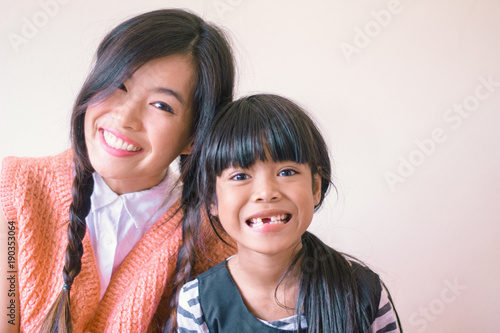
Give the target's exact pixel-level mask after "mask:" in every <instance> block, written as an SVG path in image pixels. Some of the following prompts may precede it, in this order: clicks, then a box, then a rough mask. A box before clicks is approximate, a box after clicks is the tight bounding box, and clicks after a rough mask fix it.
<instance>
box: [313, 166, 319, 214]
mask: <svg viewBox="0 0 500 333" xmlns="http://www.w3.org/2000/svg"><path fill="white" fill-rule="evenodd" d="M312 180H313V199H314V207H316V206H317V205H319V202H320V201H321V176H320V174H319V173H315V174H314V175H313V179H312Z"/></svg>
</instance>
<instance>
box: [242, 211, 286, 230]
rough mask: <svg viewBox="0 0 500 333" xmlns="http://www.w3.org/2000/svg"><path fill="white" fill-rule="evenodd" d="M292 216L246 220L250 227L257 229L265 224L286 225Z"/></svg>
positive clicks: (284, 215)
mask: <svg viewBox="0 0 500 333" xmlns="http://www.w3.org/2000/svg"><path fill="white" fill-rule="evenodd" d="M291 217H292V215H290V214H278V215H274V216H269V217H252V218H251V219H248V220H246V223H247V225H248V226H249V227H252V228H257V227H260V226H262V225H264V224H286V223H288V221H290V218H291Z"/></svg>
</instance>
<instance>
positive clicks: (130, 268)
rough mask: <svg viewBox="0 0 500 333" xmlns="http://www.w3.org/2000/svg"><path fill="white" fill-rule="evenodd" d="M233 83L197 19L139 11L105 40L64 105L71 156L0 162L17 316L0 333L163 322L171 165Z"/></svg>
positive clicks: (175, 194)
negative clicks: (69, 108) (69, 106)
mask: <svg viewBox="0 0 500 333" xmlns="http://www.w3.org/2000/svg"><path fill="white" fill-rule="evenodd" d="M233 81H234V66H233V58H232V53H231V50H230V48H229V45H228V42H227V41H226V38H225V37H224V35H223V34H222V33H221V32H220V31H219V29H217V28H216V27H215V26H213V25H210V24H208V23H206V22H204V21H203V20H202V19H201V18H199V17H198V16H196V15H194V14H191V13H188V12H185V11H182V10H158V11H154V12H149V13H146V14H143V15H139V16H137V17H134V18H131V19H129V20H127V21H126V22H124V23H122V24H120V25H119V26H118V27H116V28H115V29H114V30H112V31H111V32H110V33H109V34H108V35H107V36H106V37H105V38H104V40H103V41H102V42H101V44H100V45H99V48H98V50H97V56H96V62H95V65H94V68H93V70H92V71H91V73H90V75H89V76H88V78H87V80H86V81H85V83H84V85H83V87H82V89H81V91H80V94H79V95H78V97H77V99H76V102H75V106H74V109H73V114H72V118H71V139H72V150H70V151H66V152H64V153H62V154H60V155H58V156H51V157H45V158H6V159H5V160H4V161H3V163H2V173H1V175H0V177H1V178H0V212H2V213H0V220H1V221H0V225H1V228H2V229H1V232H2V236H4V237H2V238H1V243H2V244H3V245H2V248H4V249H7V244H5V242H6V241H8V242H9V243H8V245H9V251H10V252H9V255H10V257H9V258H11V259H12V260H11V259H9V260H10V261H11V263H12V265H13V266H11V267H6V266H5V264H4V266H2V270H3V272H8V273H7V277H9V278H11V279H10V280H6V279H5V277H2V279H1V281H2V282H1V285H0V287H1V292H2V295H4V296H2V297H4V298H7V297H8V298H7V299H4V301H3V303H2V304H7V305H12V304H13V305H12V307H13V308H14V310H13V311H14V312H12V311H11V309H9V311H10V313H14V315H13V317H14V318H12V317H10V319H13V320H12V323H7V320H2V322H1V324H2V325H3V324H4V323H5V324H6V327H7V328H11V327H14V325H11V324H15V323H17V324H19V318H20V328H21V331H24V332H36V331H39V330H40V331H42V332H71V331H73V332H83V331H90V332H146V331H148V330H152V329H157V328H158V326H159V325H162V324H163V323H164V321H165V319H166V317H167V315H168V313H169V311H168V309H169V302H170V296H171V287H172V285H173V284H174V281H185V280H186V279H187V278H189V275H186V274H185V273H184V271H182V270H179V271H178V273H176V260H177V255H178V252H179V249H180V247H181V239H182V230H181V228H180V227H179V224H180V223H181V221H182V216H183V214H182V209H181V208H180V206H179V198H180V196H181V193H180V192H181V188H180V187H179V186H180V184H179V179H178V177H177V176H176V175H175V173H173V172H172V170H171V168H170V164H171V163H172V162H173V161H174V160H175V159H176V158H177V157H178V156H179V155H181V154H188V153H189V152H190V150H191V148H192V147H193V145H194V147H196V145H197V144H198V142H199V141H200V140H201V138H202V137H203V136H204V135H205V132H206V124H208V123H209V122H210V121H211V119H212V117H213V115H214V114H215V111H216V110H218V109H219V108H221V107H222V106H223V105H224V104H226V103H228V102H230V101H231V100H232V92H233ZM181 161H182V159H181ZM189 180H190V179H186V180H185V181H186V184H187V185H188V187H187V188H188V189H190V188H192V187H191V186H189ZM182 195H183V196H186V197H189V196H190V192H189V190H186V191H184V193H183V194H182ZM68 212H69V215H68ZM7 236H8V238H7ZM207 237H209V235H208V236H207ZM213 238H216V237H213ZM16 243H17V245H18V249H17V250H16V249H15V246H14V245H11V244H16ZM207 252H208V253H210V254H212V255H213V258H214V259H215V258H219V260H217V261H214V262H212V261H210V260H209V259H206V260H198V262H197V263H198V264H199V265H198V266H197V267H195V268H194V271H198V272H201V271H203V270H205V269H207V268H208V267H209V266H211V265H213V263H216V262H218V261H220V259H222V258H224V257H226V256H227V254H228V252H227V251H226V248H225V247H223V246H221V243H220V242H217V241H213V242H211V243H210V244H209V245H208V251H207ZM202 259H205V257H203V258H202ZM16 264H17V265H18V266H17V267H18V270H16V267H15V265H16ZM181 264H182V263H181ZM189 269H190V270H191V267H189ZM16 272H17V274H16ZM17 282H18V283H19V285H15V283H17ZM9 288H10V289H9ZM9 290H10V291H12V293H10V292H8V291H9ZM7 295H8V296H7ZM70 295H71V297H70ZM16 310H17V311H20V313H19V312H17V313H16V312H15V311H16ZM0 330H1V331H2V332H5V331H6V330H7V329H4V328H1V329H0ZM15 330H17V329H16V328H15Z"/></svg>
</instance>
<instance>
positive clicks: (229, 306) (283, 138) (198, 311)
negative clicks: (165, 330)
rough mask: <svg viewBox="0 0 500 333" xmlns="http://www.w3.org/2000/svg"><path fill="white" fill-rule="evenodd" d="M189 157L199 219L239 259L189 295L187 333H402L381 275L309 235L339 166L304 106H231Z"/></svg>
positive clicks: (271, 98)
mask: <svg viewBox="0 0 500 333" xmlns="http://www.w3.org/2000/svg"><path fill="white" fill-rule="evenodd" d="M191 157H192V158H193V160H197V161H199V163H198V166H199V170H198V173H197V184H198V201H197V207H196V205H194V207H196V208H195V210H203V211H205V212H206V214H207V215H209V219H210V221H211V222H212V225H213V227H214V230H215V231H216V232H217V233H218V234H219V235H221V236H225V235H229V236H230V237H231V238H232V239H233V240H234V241H235V242H236V245H237V249H238V251H237V254H236V255H234V256H233V257H230V258H229V259H227V260H224V261H223V262H222V263H220V264H219V265H217V266H214V267H212V268H210V269H209V270H208V271H206V272H204V273H202V274H201V275H199V276H198V277H197V278H196V279H195V280H193V281H191V282H189V283H187V284H186V285H184V287H183V288H182V289H181V292H180V296H179V304H178V308H177V318H178V320H177V324H178V331H179V332H181V333H183V332H211V333H216V332H219V333H220V332H228V333H229V332H241V333H245V332H248V333H251V332H252V333H253V332H259V333H266V332H314V333H327V332H328V333H330V332H339V333H341V332H342V333H346V332H347V333H353V332H356V333H358V332H373V333H375V332H393V333H394V332H400V331H401V329H400V325H399V320H398V316H397V314H396V311H395V310H394V307H393V304H392V300H391V297H390V295H389V292H388V291H387V289H386V288H385V286H384V284H383V283H382V282H381V281H380V279H379V277H378V275H376V274H375V273H374V272H373V271H371V270H370V269H369V268H367V267H366V266H365V265H363V264H361V263H360V262H358V261H356V260H354V259H353V258H351V257H349V256H347V255H344V254H341V253H339V252H337V251H335V250H334V249H332V248H331V247H329V246H327V245H326V244H324V243H323V242H322V241H321V240H319V239H318V238H317V237H316V236H314V235H313V234H311V233H310V232H308V231H307V228H308V227H309V225H310V224H311V221H312V219H313V214H314V211H315V210H317V209H318V208H319V207H320V205H321V203H322V202H323V199H324V197H325V194H326V193H327V191H328V189H329V186H330V185H331V166H330V158H329V154H328V149H327V147H326V144H325V141H324V140H323V138H322V136H321V134H320V132H319V131H318V129H317V128H316V126H315V125H314V123H313V122H312V120H311V119H310V118H309V117H308V116H307V115H306V114H305V112H304V111H302V109H301V108H300V107H298V106H297V105H296V104H294V103H293V102H291V101H289V100H287V99H285V98H283V97H279V96H276V95H254V96H250V97H246V98H242V99H241V100H238V101H236V102H233V103H230V104H229V105H228V106H227V107H226V108H224V110H223V111H221V112H219V113H218V114H217V115H216V117H215V119H214V121H213V122H212V126H211V128H210V130H209V131H208V137H207V138H206V140H205V142H204V145H203V146H202V147H201V149H200V150H195V151H194V152H193V154H192V155H191ZM193 217H195V218H193V219H192V220H186V221H185V223H186V224H188V223H192V224H194V225H198V226H199V225H200V224H201V222H202V220H201V218H200V215H197V216H193Z"/></svg>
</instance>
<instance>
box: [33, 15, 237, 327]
mask: <svg viewBox="0 0 500 333" xmlns="http://www.w3.org/2000/svg"><path fill="white" fill-rule="evenodd" d="M174 54H189V55H191V57H192V59H193V65H194V67H195V73H196V76H195V81H196V82H195V90H194V96H193V101H192V104H191V105H192V114H193V123H192V126H193V129H194V131H193V132H194V139H195V141H194V142H195V143H194V145H195V146H196V145H197V141H199V140H198V138H199V137H203V136H204V135H205V133H206V127H207V124H208V123H210V121H211V119H212V118H213V116H214V114H215V112H216V110H218V109H220V108H221V106H222V105H224V104H226V103H228V102H230V101H231V100H232V96H233V86H234V60H233V56H232V52H231V48H230V46H229V43H228V41H227V38H226V37H225V35H224V33H223V32H222V31H221V30H220V29H218V28H217V27H216V26H214V25H211V24H209V23H207V22H205V21H203V20H202V19H201V18H200V17H198V16H197V15H195V14H192V13H190V12H187V11H184V10H179V9H165V10H157V11H152V12H148V13H145V14H142V15H139V16H136V17H133V18H131V19H129V20H127V21H125V22H123V23H122V24H120V25H118V26H117V27H116V28H114V29H113V30H112V31H111V32H109V33H108V35H107V36H106V37H105V38H104V40H103V41H102V42H101V44H100V45H99V47H98V50H97V55H96V59H95V64H94V67H93V69H92V71H91V72H90V74H89V76H88V77H87V79H86V81H85V83H84V84H83V87H82V89H81V91H80V93H79V95H78V97H77V99H76V101H75V105H74V107H73V113H72V116H71V143H72V147H73V151H74V155H73V156H74V157H73V168H74V175H75V176H74V180H73V187H72V203H71V206H70V210H69V226H68V246H67V249H66V253H65V258H64V269H63V280H64V287H63V290H62V291H61V292H60V294H59V296H58V297H57V299H56V301H55V302H54V304H53V305H52V307H51V309H50V310H49V313H48V314H47V316H46V318H45V319H44V321H43V323H42V324H41V331H42V332H71V314H70V302H69V300H70V289H71V285H72V284H73V281H74V279H75V277H76V276H77V275H78V274H79V273H80V270H81V258H82V255H83V246H82V240H83V238H84V237H85V230H86V223H85V218H86V216H87V215H88V213H89V211H90V197H91V195H92V192H93V185H94V183H93V178H92V173H93V172H94V168H93V166H92V165H91V163H90V161H89V157H88V153H87V147H86V145H85V136H84V119H85V112H86V110H87V107H88V105H89V103H90V102H91V100H92V101H95V100H96V99H104V98H106V97H107V96H109V95H110V94H111V93H112V92H113V91H114V90H115V89H117V87H119V86H120V85H121V84H122V83H123V82H124V81H125V80H126V79H127V78H128V77H130V76H131V75H132V74H133V73H134V72H135V71H136V70H137V69H138V68H139V67H141V66H142V65H144V64H145V63H147V62H148V61H151V60H154V59H158V58H161V57H166V56H169V55H174ZM184 160H185V158H181V164H183V163H184V162H183V161H184ZM165 167H167V166H165ZM187 182H189V179H188V180H187ZM188 188H191V187H190V186H188ZM186 193H189V191H188V192H186ZM184 195H185V194H184V193H183V196H184ZM185 265H186V266H188V268H187V270H190V267H189V262H186V263H185ZM184 275H185V272H184V271H179V272H178V274H177V276H176V279H177V280H178V281H183V280H187V278H188V277H185V276H184ZM178 283H181V282H178Z"/></svg>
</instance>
